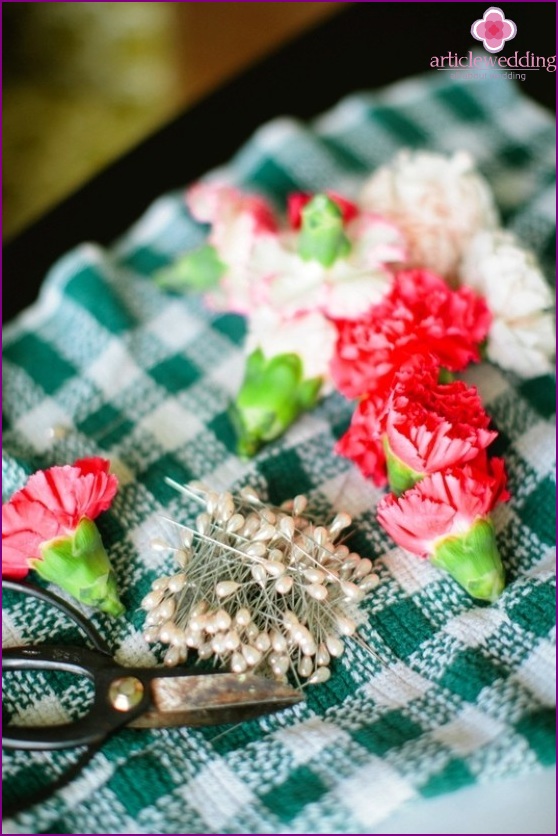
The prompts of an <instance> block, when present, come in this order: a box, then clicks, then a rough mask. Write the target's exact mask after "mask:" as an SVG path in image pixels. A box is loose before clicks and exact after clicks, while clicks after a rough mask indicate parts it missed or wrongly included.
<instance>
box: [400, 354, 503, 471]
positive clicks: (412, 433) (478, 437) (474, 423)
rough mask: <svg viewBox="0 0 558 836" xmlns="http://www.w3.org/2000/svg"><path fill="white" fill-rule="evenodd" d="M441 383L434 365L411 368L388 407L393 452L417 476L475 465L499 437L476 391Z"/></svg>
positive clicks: (460, 384) (402, 372) (410, 365)
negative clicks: (482, 451)
mask: <svg viewBox="0 0 558 836" xmlns="http://www.w3.org/2000/svg"><path fill="white" fill-rule="evenodd" d="M437 380H438V371H437V369H436V368H435V366H433V365H432V364H424V363H420V362H419V363H417V362H411V363H408V364H406V365H405V366H403V367H402V368H401V369H400V370H399V371H398V372H397V373H396V374H395V381H394V387H393V389H392V392H391V395H390V397H389V399H388V401H387V404H386V409H385V422H384V423H385V434H386V438H387V441H388V444H389V449H390V451H391V453H393V454H394V455H395V456H396V457H397V458H398V459H399V460H400V461H401V462H403V464H405V465H406V466H407V467H408V468H410V469H411V470H414V471H416V472H417V473H433V472H434V471H436V470H444V469H445V468H447V467H450V466H452V465H456V464H464V463H465V462H468V461H471V460H472V459H474V458H476V457H477V455H478V454H479V452H480V451H481V450H484V449H485V448H486V447H488V445H489V444H490V443H491V442H492V441H493V440H494V439H495V438H496V435H497V433H496V432H493V431H491V430H489V429H488V424H489V421H490V419H489V417H488V415H487V414H486V412H485V411H484V409H483V406H482V402H481V399H480V397H479V395H478V392H477V390H476V388H475V387H474V386H467V384H466V383H463V381H456V382H454V383H446V384H439V383H438V382H437Z"/></svg>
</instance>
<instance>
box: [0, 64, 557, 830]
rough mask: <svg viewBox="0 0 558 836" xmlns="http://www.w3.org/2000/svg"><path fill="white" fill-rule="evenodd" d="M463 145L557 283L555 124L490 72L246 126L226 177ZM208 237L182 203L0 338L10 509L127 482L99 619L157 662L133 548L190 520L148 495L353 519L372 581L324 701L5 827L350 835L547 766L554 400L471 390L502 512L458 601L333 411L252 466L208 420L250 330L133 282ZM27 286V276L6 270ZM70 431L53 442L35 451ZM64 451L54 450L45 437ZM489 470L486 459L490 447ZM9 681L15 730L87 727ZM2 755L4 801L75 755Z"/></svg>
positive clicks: (258, 178) (92, 779)
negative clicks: (494, 543) (496, 552)
mask: <svg viewBox="0 0 558 836" xmlns="http://www.w3.org/2000/svg"><path fill="white" fill-rule="evenodd" d="M404 146H407V147H417V148H428V149H432V150H436V151H444V152H449V151H452V150H454V149H459V148H465V149H468V150H469V151H471V152H472V153H473V155H474V156H475V158H476V160H477V162H478V165H479V167H480V169H481V171H482V172H483V174H484V175H485V176H486V177H487V179H488V180H489V182H490V183H491V185H492V187H493V188H494V190H495V193H496V196H497V199H498V202H499V205H500V208H501V211H502V214H503V216H504V219H505V222H506V224H507V225H508V226H509V227H510V228H511V229H513V230H515V231H516V232H517V233H518V234H519V235H520V236H521V238H522V239H523V241H524V242H525V243H526V244H527V245H530V246H531V247H533V248H534V249H535V250H536V252H537V253H538V254H539V256H540V258H541V259H542V261H543V264H544V265H545V268H546V269H547V270H548V272H549V275H550V274H551V272H550V271H551V258H552V254H553V230H554V214H553V212H554V197H553V191H552V184H553V176H554V134H553V122H552V120H551V119H550V117H549V115H548V114H547V113H546V112H545V111H544V110H543V109H542V108H541V107H539V106H538V105H536V104H535V103H533V102H532V101H530V100H528V99H526V98H524V97H523V96H522V95H521V94H520V92H519V90H518V89H517V88H516V87H515V86H512V85H511V84H510V83H508V82H507V81H504V80H503V79H501V78H493V79H490V80H485V81H481V82H461V81H459V82H456V81H451V80H449V79H448V78H447V77H446V74H443V73H440V74H434V73H432V74H430V75H428V77H425V78H419V79H411V80H409V81H405V82H403V83H400V84H397V85H395V86H393V87H390V88H388V89H387V90H385V91H382V92H379V93H361V94H355V95H353V96H351V97H349V98H347V99H345V100H344V101H342V102H341V103H340V104H339V105H338V106H337V107H335V108H334V109H333V110H332V111H330V112H329V113H327V114H326V115H325V116H323V117H321V118H319V119H317V120H316V121H314V122H313V123H311V124H309V125H303V124H300V123H298V122H296V121H293V120H291V119H288V118H281V119H277V120H276V121H273V122H272V123H270V124H268V125H265V126H264V127H262V128H261V129H260V130H259V131H258V132H257V133H256V134H255V136H254V137H253V138H252V139H251V140H250V141H249V142H248V143H247V144H246V146H245V147H244V148H242V149H241V150H240V151H239V153H238V154H237V155H236V156H235V158H234V159H233V160H232V162H231V163H230V165H228V166H227V167H226V168H224V169H223V170H221V172H220V175H221V176H224V177H226V178H227V179H228V180H230V181H231V182H233V183H237V184H240V185H242V186H244V187H246V188H251V189H256V190H259V191H261V192H263V193H264V194H266V195H267V196H268V197H270V198H272V199H273V200H274V201H276V202H277V203H278V204H280V203H281V202H282V200H283V198H284V197H285V195H286V194H287V192H289V191H291V190H294V189H306V190H319V189H323V188H325V187H328V188H335V189H337V190H338V191H340V192H342V193H343V192H345V193H346V192H348V193H351V192H354V190H355V189H356V187H357V186H358V184H359V182H360V180H361V179H362V177H363V176H364V175H365V174H366V173H368V172H369V171H370V170H371V169H373V168H374V167H376V166H377V165H379V164H381V163H383V162H385V161H386V160H388V159H389V158H391V157H392V156H393V154H394V153H395V152H396V151H397V150H398V149H399V148H401V147H404ZM202 237H203V230H202V229H201V228H200V227H198V226H197V225H196V224H195V223H194V222H193V221H192V220H191V218H189V216H188V214H187V211H186V209H185V207H184V203H183V200H182V194H180V193H174V194H169V195H166V196H164V197H162V198H160V199H159V200H158V201H156V203H155V204H154V205H153V206H151V207H150V208H149V209H148V210H147V212H146V214H145V215H144V216H143V217H142V218H141V219H140V221H139V222H138V223H137V224H136V225H135V226H134V227H133V228H132V229H131V230H130V231H129V232H128V233H127V234H126V235H124V236H123V238H122V239H121V240H119V241H118V242H117V243H116V244H115V245H114V246H113V247H111V248H110V249H108V250H103V249H101V248H99V247H98V246H95V245H92V244H84V245H83V246H80V247H78V248H76V249H75V250H73V251H72V252H70V253H69V254H67V255H66V256H64V257H63V258H62V259H61V260H60V261H59V262H58V263H57V264H56V265H55V266H54V267H53V268H52V270H51V272H50V273H49V275H48V277H47V278H46V280H45V282H44V286H43V288H42V292H41V296H40V299H39V301H38V302H37V303H36V304H35V305H34V306H33V307H32V308H30V309H29V310H27V311H26V312H25V313H23V314H22V315H21V316H20V317H19V318H18V319H17V321H15V322H14V323H12V324H11V325H10V326H9V327H8V328H7V329H6V332H5V345H4V363H5V365H4V402H5V420H6V426H5V434H4V445H5V449H4V491H5V496H6V497H9V495H10V494H11V493H12V492H13V491H14V490H15V489H16V488H19V487H21V485H22V484H23V483H24V482H25V480H26V478H27V476H28V475H29V474H30V473H31V472H33V471H34V470H36V469H37V468H42V467H47V466H50V465H53V464H62V463H66V462H72V461H73V460H74V458H76V457H80V456H85V455H104V456H106V457H109V458H110V459H111V460H112V462H113V466H114V469H115V471H116V472H117V473H118V475H119V476H120V480H121V488H120V491H119V493H118V495H117V498H116V500H115V502H114V504H113V506H112V508H111V510H110V511H109V512H107V513H106V514H104V515H102V516H101V517H100V519H99V527H100V529H101V532H102V535H103V537H104V541H105V544H106V546H107V548H108V550H109V552H110V555H111V557H112V561H113V565H114V567H115V570H116V573H117V575H118V580H119V585H120V588H121V590H122V594H123V600H124V602H125V604H126V606H127V613H126V616H125V617H124V618H121V619H118V620H110V619H109V618H107V617H105V616H103V615H93V616H92V620H93V621H94V623H95V624H96V625H97V626H98V628H99V629H100V630H101V632H102V633H103V634H104V635H105V636H106V637H107V639H108V640H109V642H110V643H111V646H112V647H113V649H114V650H115V651H116V653H117V657H118V659H119V660H121V661H125V662H127V663H130V664H138V663H139V664H152V663H154V662H155V656H154V655H153V652H152V649H150V648H149V647H148V646H147V645H146V644H145V642H144V640H143V638H142V626H143V618H144V615H143V613H142V611H141V610H140V609H139V602H140V601H141V599H142V597H143V596H144V595H145V594H146V592H147V591H148V589H149V587H150V584H151V582H152V581H153V580H154V578H156V577H157V576H158V575H159V574H162V573H164V572H167V571H170V570H171V569H172V565H171V564H172V561H171V558H167V557H166V556H165V555H164V554H163V555H162V554H161V553H160V552H155V551H153V550H152V549H151V548H150V546H149V543H150V541H151V539H152V537H154V536H157V534H158V533H159V523H158V515H159V513H160V512H161V511H164V512H165V513H166V514H168V515H172V516H175V517H177V518H181V519H186V518H188V516H189V514H190V513H191V511H192V509H191V508H190V507H189V506H188V505H187V504H186V505H185V504H184V500H183V499H182V498H181V497H180V496H179V495H178V494H176V493H175V492H174V491H173V490H172V489H171V488H169V487H168V486H167V485H166V484H165V482H164V477H165V476H171V477H173V478H174V479H176V480H179V481H184V482H186V481H188V480H190V479H202V480H204V481H206V482H208V483H210V484H212V485H215V486H216V487H218V488H224V487H231V486H233V487H238V485H240V484H242V483H246V482H251V483H252V484H254V485H255V486H259V487H260V488H262V490H263V492H264V494H265V495H267V496H268V497H269V498H270V499H271V500H272V501H275V502H276V501H278V500H282V499H284V498H286V497H289V496H292V495H293V494H295V493H300V492H304V493H308V494H310V495H311V498H312V500H313V501H314V502H315V503H316V504H317V505H318V506H319V507H321V508H323V509H324V510H327V511H330V510H332V509H333V508H335V509H341V508H344V509H346V510H347V511H349V513H351V514H352V515H353V516H354V518H355V526H356V534H355V536H354V538H353V542H352V545H353V548H355V549H357V550H358V551H359V552H360V553H361V554H363V555H369V556H371V557H372V558H374V560H375V568H376V570H377V571H378V573H379V575H380V579H381V582H380V585H379V587H378V588H377V590H375V591H374V593H372V595H371V596H370V598H369V600H368V602H367V603H366V604H365V609H366V613H367V616H368V620H367V622H366V624H365V625H363V626H362V628H361V630H360V632H361V634H362V635H363V637H364V638H365V640H366V641H367V642H368V644H369V645H370V646H372V647H374V648H375V650H376V652H377V654H378V657H379V658H376V657H375V656H373V655H371V654H370V653H369V652H367V651H366V650H365V649H364V648H362V647H360V646H358V645H357V644H356V643H354V642H349V643H348V650H347V652H346V654H345V655H344V656H343V657H342V658H341V659H339V660H338V661H336V662H335V664H334V666H333V675H332V677H331V679H330V681H329V682H327V683H325V684H323V685H319V686H316V687H314V688H313V689H309V690H308V692H307V695H308V696H307V700H306V702H304V703H303V704H301V705H299V706H296V707H295V708H292V709H288V710H286V711H284V712H282V713H279V714H277V715H272V716H268V717H264V718H261V719H258V720H253V721H250V722H247V723H244V724H242V725H239V726H237V727H235V728H233V729H232V730H230V731H229V732H228V733H225V734H222V731H223V730H222V729H218V730H216V729H195V730H189V729H171V730H156V731H133V730H124V731H121V732H119V733H118V734H117V735H115V736H114V737H113V738H112V739H110V740H109V741H107V742H106V743H105V744H104V746H103V747H102V749H101V750H100V752H98V753H97V755H96V756H95V757H94V759H93V760H92V761H91V762H90V763H89V765H88V766H86V768H85V769H84V770H83V772H82V773H81V775H80V777H79V779H78V780H76V781H75V782H73V783H72V784H71V785H70V786H67V787H66V788H64V789H62V790H61V791H59V792H58V793H55V794H54V795H53V796H51V797H50V798H49V799H48V800H47V801H45V802H43V803H42V804H39V805H36V806H31V807H28V809H26V810H25V811H24V812H21V813H19V814H18V815H17V816H15V817H14V818H13V819H11V820H9V822H8V823H6V822H5V827H6V829H9V830H10V832H15V833H23V832H25V833H29V832H34V833H37V832H38V833H41V832H48V833H54V832H57V833H107V832H115V833H175V832H179V833H311V832H314V833H323V832H335V833H368V832H370V831H371V830H374V829H375V828H378V827H379V825H380V822H381V821H382V819H383V818H384V817H386V816H387V815H388V814H389V813H391V812H392V811H394V810H395V809H396V808H397V807H399V805H401V804H402V803H403V802H406V801H408V800H410V799H417V798H420V797H429V796H433V795H435V794H438V793H443V792H447V791H450V790H454V789H456V788H458V787H462V786H464V785H468V784H473V783H475V782H477V781H478V782H483V783H484V782H487V781H488V780H490V779H494V778H499V777H503V776H510V775H518V774H521V773H525V772H529V771H533V770H537V769H540V768H541V767H542V766H543V765H547V764H549V763H552V762H553V761H554V745H553V726H554V713H553V710H552V708H551V706H552V705H553V701H554V673H553V663H554V653H553V646H552V641H551V640H552V635H553V625H554V612H555V611H554V600H555V598H554V585H553V561H552V546H553V543H554V518H553V514H554V486H555V481H554V459H555V455H554V453H555V447H554V426H553V421H552V418H553V409H554V394H553V393H554V389H553V381H552V379H551V378H550V377H544V378H538V379H536V380H529V381H520V380H518V379H516V378H514V377H513V376H512V375H510V374H506V373H504V372H502V371H501V370H499V369H497V368H495V367H493V366H490V365H488V364H484V365H482V366H479V367H477V368H475V369H473V370H472V371H471V372H470V373H468V375H467V377H468V379H469V380H470V381H472V382H474V383H475V384H477V385H478V386H479V388H480V391H481V394H482V396H483V398H484V401H485V403H486V407H487V410H488V411H489V413H490V414H491V415H492V416H493V418H494V421H495V423H496V425H497V428H498V430H499V432H500V435H499V438H498V441H497V448H498V449H497V452H498V453H499V454H502V455H504V456H505V459H506V462H507V466H508V470H509V477H510V487H511V491H512V494H513V499H512V501H511V502H510V503H509V504H506V505H504V506H502V507H501V508H500V509H499V510H498V511H497V513H496V515H495V522H496V527H497V530H498V540H499V544H500V549H501V553H502V555H503V559H504V562H505V566H506V570H507V576H508V581H509V585H508V587H507V589H506V590H505V592H504V594H503V595H502V597H501V598H500V600H499V601H498V602H497V603H496V604H494V605H491V606H483V605H479V604H477V603H475V602H474V601H473V600H472V599H471V598H469V597H468V596H467V595H466V594H465V593H464V592H463V591H462V590H461V588H460V587H458V586H457V585H456V584H455V583H454V582H453V581H452V580H451V579H450V578H449V577H447V576H446V575H444V574H441V573H439V572H438V571H436V570H435V569H433V568H432V567H431V566H430V565H429V564H428V563H427V562H424V561H421V560H418V559H417V558H415V557H412V556H409V555H406V554H405V553H403V552H402V551H401V550H399V549H397V548H394V546H393V543H392V542H391V541H390V540H389V538H388V537H387V535H385V534H384V533H383V532H382V531H381V530H380V528H379V527H378V525H377V524H376V522H375V518H374V508H375V504H376V502H377V500H378V498H379V496H380V491H378V490H377V489H376V488H375V487H374V486H373V485H372V484H371V483H370V482H367V481H365V480H364V479H363V478H362V477H361V475H360V474H359V473H358V472H357V470H356V468H355V467H353V466H352V465H351V464H350V463H349V462H348V461H347V460H346V459H343V458H340V457H337V456H336V455H335V454H334V453H333V445H334V442H335V439H336V438H338V437H339V435H340V434H341V433H342V432H343V431H344V429H345V428H346V426H347V424H348V421H349V417H350V413H351V410H352V406H351V404H349V403H348V402H346V401H345V400H344V399H343V398H342V397H341V396H339V395H331V396H330V397H328V398H327V399H325V400H324V401H323V402H322V403H321V404H320V405H319V406H318V407H317V408H316V409H315V410H314V411H313V412H312V413H310V414H307V415H305V416H304V417H303V418H301V419H300V420H299V421H298V422H297V423H296V424H295V426H293V427H292V428H291V429H290V430H289V432H288V433H287V434H286V436H285V437H284V438H283V439H281V440H279V441H277V442H274V443H272V444H270V445H269V446H268V447H267V448H265V449H264V450H263V451H262V452H261V453H260V454H259V455H258V456H257V457H256V458H255V459H254V460H253V461H251V462H248V463H245V462H241V461H240V460H239V459H238V458H236V456H235V453H234V435H233V430H232V427H231V425H230V422H229V418H228V416H227V407H228V403H229V399H230V398H231V396H232V395H234V393H235V391H236V388H237V385H238V383H239V381H240V378H241V375H242V368H243V351H242V341H243V336H244V333H245V326H244V323H243V321H242V320H241V319H240V318H238V317H236V316H233V315H227V314H225V315H214V314H212V313H210V312H209V311H207V310H205V309H204V307H203V305H202V303H201V302H200V300H199V299H198V298H196V297H189V298H181V297H173V296H170V295H166V294H165V293H163V292H161V291H160V290H158V289H157V288H156V287H155V286H154V284H153V283H152V281H151V279H150V277H151V274H152V272H153V271H154V270H155V269H156V268H158V267H161V266H162V265H166V264H167V263H169V261H170V260H171V259H173V258H174V257H175V256H176V255H177V254H178V253H180V252H182V251H184V250H185V249H187V248H189V247H190V246H193V245H195V244H196V243H197V242H199V241H200V240H201V239H202ZM22 280H24V277H22ZM57 426H65V427H68V428H70V432H68V433H67V434H65V435H63V434H55V437H54V438H52V437H51V436H49V432H48V431H49V428H53V427H57ZM61 436H62V437H61ZM495 452H496V451H495ZM3 615H4V640H5V642H6V643H7V644H8V645H15V644H21V643H31V642H37V641H45V640H47V639H48V640H49V641H52V640H61V641H66V642H75V641H83V639H81V638H79V637H78V636H77V634H75V633H74V632H73V630H72V629H71V628H70V625H69V623H68V622H67V621H66V620H65V619H64V618H63V617H62V616H60V614H57V613H56V612H53V611H51V610H49V609H48V608H47V607H45V606H43V605H42V604H39V603H38V602H37V601H35V600H23V599H21V598H18V597H16V596H14V595H6V596H5V600H4V613H3ZM72 682H73V683H74V684H72V685H71V686H70V685H69V682H68V677H67V676H58V677H54V676H47V675H46V673H45V674H39V675H36V676H34V677H33V678H29V679H28V678H26V677H22V678H21V680H20V682H19V687H18V690H17V693H15V691H14V689H10V688H8V689H7V693H6V695H5V699H6V706H7V709H8V713H10V712H11V713H12V715H14V717H15V718H16V719H18V721H19V722H22V721H23V720H26V721H27V722H30V721H33V720H34V721H35V722H36V721H39V722H48V721H50V722H53V721H56V720H58V721H60V720H61V719H64V718H67V717H69V716H75V713H76V711H78V710H79V709H80V708H83V705H84V704H85V701H86V698H87V696H88V693H89V685H88V684H87V683H82V682H81V681H80V680H78V682H77V683H75V682H74V681H73V680H72ZM75 758H76V754H75V753H73V752H71V751H69V752H58V753H30V752H6V753H5V756H4V763H3V768H4V799H5V802H8V801H13V800H15V799H17V798H20V799H25V798H26V797H30V796H32V795H33V793H34V792H36V791H37V790H38V789H39V788H40V787H42V786H46V785H48V783H49V782H52V781H53V780H54V778H55V777H56V776H57V775H58V774H60V773H61V772H63V771H64V770H65V769H66V768H67V767H68V765H69V764H71V763H72V762H73V760H75Z"/></svg>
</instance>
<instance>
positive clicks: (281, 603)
mask: <svg viewBox="0 0 558 836" xmlns="http://www.w3.org/2000/svg"><path fill="white" fill-rule="evenodd" d="M175 486H176V485H175ZM176 487H180V490H181V491H182V492H183V493H185V494H187V495H188V496H189V497H190V498H195V499H196V500H197V502H198V503H199V505H200V513H199V514H198V516H197V518H196V519H195V521H194V524H193V525H192V526H191V527H189V526H183V525H181V524H179V523H172V525H173V526H175V527H176V528H177V529H178V530H179V533H180V539H181V544H182V545H181V548H180V549H179V550H177V549H174V551H177V552H178V551H179V552H180V554H177V555H176V557H177V562H178V563H179V566H180V572H178V573H177V574H175V575H172V576H170V577H164V578H158V579H157V580H156V581H154V583H153V584H152V589H151V592H149V593H148V594H147V595H146V596H145V598H144V599H143V601H142V607H143V609H144V610H146V611H147V615H146V619H145V625H146V629H145V632H144V636H145V639H146V641H148V642H150V643H155V642H159V643H161V644H163V645H168V650H167V651H166V655H165V664H167V665H174V664H180V663H181V662H183V661H184V660H185V659H186V657H187V655H188V650H189V649H195V650H196V651H197V655H198V657H199V658H202V659H209V658H211V657H214V658H215V660H216V661H217V662H219V663H220V664H222V665H224V666H225V667H228V668H229V669H230V670H232V671H233V672H235V673H244V672H249V671H252V672H255V673H257V674H260V675H263V676H269V677H272V678H275V679H279V680H285V679H286V678H287V677H288V676H289V675H290V676H292V678H293V679H294V680H295V682H297V683H298V684H299V685H300V684H301V682H302V683H304V682H305V683H306V684H309V685H310V684H319V683H322V682H326V681H327V679H329V676H330V667H329V666H330V663H331V660H332V658H337V657H339V656H341V655H342V654H343V651H344V639H345V638H346V637H348V636H352V635H353V634H354V632H355V630H356V628H357V622H358V621H359V611H358V605H359V603H360V601H362V599H363V598H364V596H365V595H366V594H368V593H369V592H370V591H371V590H372V589H373V588H374V587H375V586H376V585H377V583H378V577H377V575H375V574H374V573H373V571H372V562H371V561H370V560H368V558H361V557H360V556H359V555H357V554H356V553H354V552H349V549H348V548H347V547H346V546H345V545H344V544H343V543H341V542H338V541H339V538H340V536H341V535H342V533H343V532H344V531H345V530H346V529H347V528H349V526H350V525H351V522H352V520H351V517H350V516H349V514H347V513H345V512H340V513H338V514H337V515H336V516H335V517H334V518H333V520H332V521H331V522H330V523H329V524H321V523H317V522H316V521H314V520H312V519H311V518H310V517H308V516H305V512H306V509H307V506H308V500H307V498H306V497H305V496H303V495H299V496H296V497H295V498H294V499H292V500H288V501H286V502H284V503H283V504H282V505H281V506H280V507H278V508H275V507H270V506H269V505H267V504H266V503H265V502H264V501H263V500H262V499H261V498H260V496H259V495H258V493H257V491H256V490H255V489H254V488H253V487H251V486H248V487H245V488H242V490H241V491H240V493H239V494H237V495H233V494H232V493H229V492H228V491H225V492H222V493H218V492H216V491H212V490H209V489H208V488H206V487H205V486H203V485H200V484H199V483H193V484H191V485H188V486H176ZM153 546H154V548H156V549H162V548H164V547H165V543H164V541H161V540H160V539H159V538H157V540H155V541H154V543H153ZM166 547H167V548H168V549H171V548H172V547H171V546H170V545H168V544H167V545H166Z"/></svg>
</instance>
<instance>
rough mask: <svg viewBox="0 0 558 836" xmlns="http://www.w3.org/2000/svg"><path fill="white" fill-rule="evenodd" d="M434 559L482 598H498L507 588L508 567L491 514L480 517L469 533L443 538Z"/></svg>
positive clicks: (433, 560) (433, 561) (474, 596)
mask: <svg viewBox="0 0 558 836" xmlns="http://www.w3.org/2000/svg"><path fill="white" fill-rule="evenodd" d="M430 562H431V563H432V564H433V565H434V566H437V567H438V568H440V569H445V570H446V572H449V574H450V575H451V576H452V578H453V579H454V580H456V581H457V583H458V584H460V585H461V586H462V587H463V589H465V591H466V592H468V593H469V595H471V596H472V597H473V598H479V599H480V600H481V601H490V602H493V601H496V599H497V598H498V597H499V595H500V594H501V592H502V590H503V589H504V586H505V577H504V567H503V566H502V559H501V558H500V553H499V551H498V546H497V545H496V535H495V532H494V526H493V525H492V521H491V520H490V519H488V518H487V517H480V518H478V519H476V520H475V521H474V522H473V524H472V525H471V528H470V529H469V531H467V532H466V533H465V534H460V535H453V536H450V537H445V538H444V539H442V540H440V541H439V542H438V543H437V545H436V548H435V549H434V554H433V555H432V557H431V558H430Z"/></svg>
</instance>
